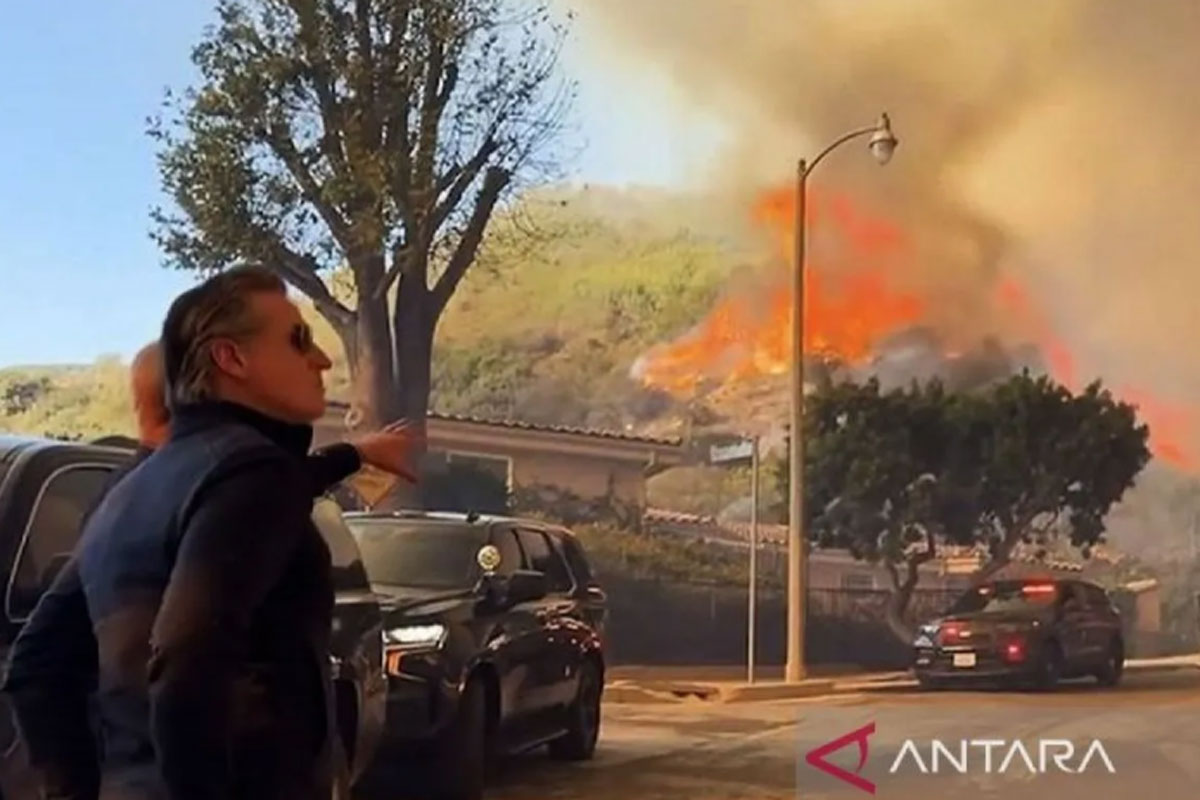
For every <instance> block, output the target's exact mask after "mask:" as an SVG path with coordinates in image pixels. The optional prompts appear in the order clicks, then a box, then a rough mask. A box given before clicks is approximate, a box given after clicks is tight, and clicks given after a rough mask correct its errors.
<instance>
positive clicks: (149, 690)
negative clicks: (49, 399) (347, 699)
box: [77, 268, 335, 800]
mask: <svg viewBox="0 0 1200 800" xmlns="http://www.w3.org/2000/svg"><path fill="white" fill-rule="evenodd" d="M161 341H162V345H163V361H164V366H165V372H166V377H167V384H168V387H169V390H170V405H171V412H172V420H171V436H170V438H169V439H168V441H167V442H166V443H165V444H164V445H162V446H161V447H160V448H158V449H157V450H156V451H155V452H154V453H153V454H152V455H151V456H149V457H148V458H147V459H146V460H145V461H143V462H142V463H141V464H140V465H139V466H137V467H136V468H134V469H133V470H132V471H131V472H130V473H129V474H128V475H127V476H125V478H123V479H122V480H121V481H120V482H119V483H117V484H116V485H115V486H114V487H113V488H112V489H111V490H110V492H109V493H108V495H107V496H106V497H105V499H104V500H103V501H102V502H101V503H100V505H99V506H98V507H97V509H96V511H95V513H94V514H93V516H92V517H91V519H90V520H89V522H88V524H87V527H86V529H85V531H84V533H83V538H82V541H81V543H80V547H79V549H78V551H77V552H78V558H77V561H78V571H79V576H80V581H81V583H82V586H83V590H84V593H85V595H86V599H87V608H88V611H89V614H90V618H91V621H92V627H93V631H94V633H95V636H96V640H97V644H98V657H99V658H98V662H99V671H98V676H99V677H98V688H97V707H98V714H99V717H100V720H101V724H102V726H103V730H104V735H103V746H104V754H103V767H102V780H101V785H102V788H101V797H113V798H117V797H120V798H170V799H171V800H178V799H180V798H189V800H190V798H197V799H199V798H213V799H214V800H215V798H222V799H224V798H242V797H245V798H251V797H253V798H255V799H256V800H270V799H271V798H289V799H290V798H296V800H304V798H318V797H319V798H321V800H327V798H328V797H329V796H330V792H331V781H332V765H331V761H332V759H331V752H332V742H331V740H332V736H333V734H334V730H335V729H334V727H333V725H332V723H331V719H330V716H331V707H332V704H331V702H330V696H329V694H330V693H329V675H328V669H329V660H328V653H329V639H330V632H331V631H330V628H331V615H332V606H333V587H332V580H331V570H330V562H329V552H328V549H327V548H326V546H325V544H324V542H323V540H322V539H321V537H320V534H319V533H318V532H317V531H316V529H315V527H314V526H313V524H312V521H311V517H310V512H311V505H312V491H313V481H312V478H311V474H310V472H309V471H308V470H307V468H306V465H305V461H304V456H305V454H306V453H307V450H308V447H309V444H310V443H311V437H312V428H311V424H312V422H314V421H315V420H316V419H317V418H319V417H320V416H321V415H322V413H323V411H324V408H325V397H324V385H323V380H322V375H323V373H324V372H325V371H326V370H327V369H328V368H329V366H330V362H329V359H328V358H327V357H326V356H325V354H324V353H323V352H321V350H320V348H319V347H317V346H316V345H315V344H314V343H313V341H312V335H311V331H310V329H309V328H308V326H307V325H306V324H305V323H304V322H303V320H302V319H301V317H300V315H299V312H298V310H297V308H296V307H295V306H294V305H293V304H292V303H291V302H290V301H289V300H288V299H287V295H286V291H285V288H284V285H283V284H282V283H281V282H280V281H279V280H278V279H277V278H275V277H274V276H273V275H271V274H270V273H268V272H266V271H263V270H259V269H253V268H240V269H236V270H230V271H228V272H225V273H221V274H219V275H217V276H214V277H213V278H210V279H209V280H207V281H205V282H204V283H203V284H201V285H200V286H199V287H197V288H195V289H192V290H190V291H188V292H185V293H184V294H183V295H181V296H180V297H179V298H178V299H177V300H176V302H175V303H174V304H172V306H171V309H170V311H169V312H168V314H167V318H166V320H165V322H164V324H163V335H162V340H161Z"/></svg>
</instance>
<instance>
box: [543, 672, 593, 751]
mask: <svg viewBox="0 0 1200 800" xmlns="http://www.w3.org/2000/svg"><path fill="white" fill-rule="evenodd" d="M603 692H604V682H603V679H602V677H601V674H600V668H599V667H597V666H596V663H595V662H594V661H585V662H583V666H582V667H580V669H579V689H578V690H577V691H576V694H575V700H574V701H573V702H572V703H571V705H569V706H567V732H566V733H565V734H563V735H562V736H561V737H559V738H558V739H555V740H554V741H552V742H550V757H551V758H556V759H559V760H560V761H587V760H588V759H590V758H591V757H592V755H593V754H595V752H596V741H597V740H598V739H599V738H600V697H601V695H602V694H603Z"/></svg>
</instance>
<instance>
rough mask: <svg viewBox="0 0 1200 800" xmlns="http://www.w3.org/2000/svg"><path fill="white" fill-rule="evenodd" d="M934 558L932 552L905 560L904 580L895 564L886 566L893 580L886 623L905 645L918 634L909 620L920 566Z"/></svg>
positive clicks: (911, 556) (888, 563) (919, 574)
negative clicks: (909, 607) (910, 604)
mask: <svg viewBox="0 0 1200 800" xmlns="http://www.w3.org/2000/svg"><path fill="white" fill-rule="evenodd" d="M932 558H933V552H932V551H926V552H924V553H916V554H912V555H909V556H908V557H907V558H906V559H905V560H904V576H903V578H901V575H900V570H899V569H897V567H896V565H895V564H893V563H891V562H887V563H886V564H885V566H886V567H887V571H888V575H889V576H890V577H891V579H892V594H891V596H890V597H888V602H887V609H886V611H885V615H884V616H885V621H886V622H887V626H888V628H889V629H890V630H891V632H892V633H893V634H895V635H896V637H897V638H899V639H900V640H901V641H902V642H904V643H905V644H908V643H909V642H911V641H912V640H913V636H914V635H915V634H916V628H915V627H914V626H913V624H912V623H911V622H910V621H909V620H908V604H909V602H910V601H911V600H912V596H913V592H914V591H915V590H916V588H917V581H918V580H919V579H920V577H921V573H920V566H921V565H922V564H924V563H925V562H926V561H929V560H930V559H932Z"/></svg>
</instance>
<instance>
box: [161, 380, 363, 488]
mask: <svg viewBox="0 0 1200 800" xmlns="http://www.w3.org/2000/svg"><path fill="white" fill-rule="evenodd" d="M229 422H235V423H241V424H244V425H249V426H250V427H252V428H254V429H255V430H257V431H258V432H259V433H261V434H263V435H264V436H266V437H267V438H268V439H270V440H271V441H273V442H275V443H276V444H277V445H279V446H280V447H282V448H283V449H284V450H287V451H288V452H289V453H292V454H293V455H296V456H298V457H299V456H304V455H305V454H307V453H308V450H309V448H310V447H311V446H312V439H313V429H312V426H311V425H295V424H292V423H288V422H282V421H280V420H277V419H274V418H273V417H269V416H267V415H266V414H263V413H261V412H259V411H255V410H254V409H251V408H248V407H246V406H243V405H239V404H237V403H230V402H225V401H215V402H210V403H198V404H195V405H188V406H181V407H179V408H177V409H176V410H175V412H174V414H173V415H172V420H171V436H172V437H177V436H188V435H191V434H193V433H196V432H198V431H203V430H206V429H207V428H209V427H210V426H212V425H218V424H222V423H229ZM361 468H362V459H361V457H360V456H359V453H358V450H357V449H355V447H354V446H353V445H350V444H344V443H343V444H333V445H329V446H327V447H323V448H321V449H319V450H317V451H315V452H314V453H312V454H311V455H309V456H308V472H309V473H310V475H311V477H312V481H313V486H312V493H313V495H314V496H316V495H320V494H322V493H324V492H326V491H328V490H329V489H330V488H331V487H332V486H333V485H334V484H336V483H338V482H339V481H341V480H343V479H345V478H347V477H349V476H350V475H353V474H354V473H355V472H358V470H360V469H361Z"/></svg>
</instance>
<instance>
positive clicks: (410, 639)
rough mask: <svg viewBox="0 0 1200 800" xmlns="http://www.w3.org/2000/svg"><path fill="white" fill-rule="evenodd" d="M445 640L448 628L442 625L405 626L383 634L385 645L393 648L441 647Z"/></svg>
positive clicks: (391, 629)
mask: <svg viewBox="0 0 1200 800" xmlns="http://www.w3.org/2000/svg"><path fill="white" fill-rule="evenodd" d="M445 640H446V626H445V625H442V624H440V623H435V624H433V625H404V626H402V627H399V628H390V629H388V630H385V631H384V632H383V643H384V644H385V645H389V646H392V647H404V648H416V647H441V646H442V643H443V642H444V641H445Z"/></svg>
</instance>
